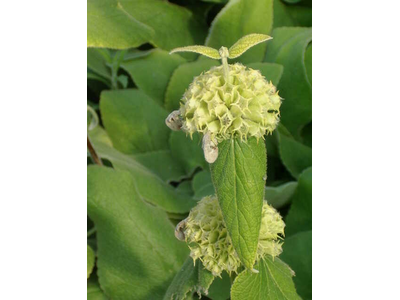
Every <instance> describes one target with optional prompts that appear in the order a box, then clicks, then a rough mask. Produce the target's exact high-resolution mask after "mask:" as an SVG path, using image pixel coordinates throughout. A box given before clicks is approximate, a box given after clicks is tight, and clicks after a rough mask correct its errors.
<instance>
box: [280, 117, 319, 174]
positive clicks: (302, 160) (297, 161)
mask: <svg viewBox="0 0 400 300" xmlns="http://www.w3.org/2000/svg"><path fill="white" fill-rule="evenodd" d="M277 132H278V141H279V153H280V155H281V159H282V163H283V165H284V166H285V167H286V169H287V170H288V171H289V172H290V174H292V176H293V177H295V178H298V177H299V175H300V173H301V172H302V171H303V170H305V169H306V168H308V167H309V166H311V164H312V150H311V148H310V147H308V146H306V145H303V144H302V143H299V142H298V141H296V140H295V139H294V138H293V137H292V136H291V135H290V133H289V132H288V131H287V130H286V128H285V127H283V125H282V124H280V125H279V126H278V131H277Z"/></svg>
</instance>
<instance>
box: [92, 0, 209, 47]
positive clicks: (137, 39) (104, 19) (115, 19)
mask: <svg viewBox="0 0 400 300" xmlns="http://www.w3.org/2000/svg"><path fill="white" fill-rule="evenodd" d="M87 18H88V46H89V47H90V46H92V47H106V48H112V49H126V48H131V47H137V46H139V45H141V44H144V43H146V42H150V43H151V44H153V45H154V46H157V47H159V48H162V49H165V50H171V49H172V48H175V47H179V46H184V45H193V44H199V43H202V42H203V41H204V38H205V34H206V26H205V23H200V22H199V21H198V20H197V19H195V18H193V14H192V12H190V11H189V10H188V9H186V8H184V7H181V6H178V5H175V4H172V3H169V2H168V1H160V0H147V1H142V0H119V1H116V0H101V1H98V0H89V1H88V16H87Z"/></svg>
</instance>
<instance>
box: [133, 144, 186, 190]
mask: <svg viewBox="0 0 400 300" xmlns="http://www.w3.org/2000/svg"><path fill="white" fill-rule="evenodd" d="M133 158H134V159H135V160H136V161H137V162H139V163H140V164H142V165H143V166H145V167H146V168H148V169H149V170H151V171H152V172H154V173H155V174H156V175H158V176H159V177H160V178H161V179H162V180H164V181H165V182H171V181H180V180H181V179H182V178H184V177H186V172H185V169H184V167H183V166H182V165H181V164H180V163H177V161H176V160H175V159H174V157H173V156H172V154H171V151H170V150H160V151H152V152H146V153H138V154H135V155H133Z"/></svg>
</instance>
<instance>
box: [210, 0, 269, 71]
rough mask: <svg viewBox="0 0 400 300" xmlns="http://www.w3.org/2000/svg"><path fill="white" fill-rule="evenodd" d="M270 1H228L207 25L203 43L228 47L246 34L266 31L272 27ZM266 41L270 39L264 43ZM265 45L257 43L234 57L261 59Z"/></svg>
mask: <svg viewBox="0 0 400 300" xmlns="http://www.w3.org/2000/svg"><path fill="white" fill-rule="evenodd" d="M272 2H273V0H231V1H229V3H228V4H227V5H226V6H225V7H224V8H223V9H222V10H221V11H220V12H219V13H218V15H217V16H216V17H215V19H214V21H213V22H212V24H211V28H210V32H209V35H208V37H207V40H206V45H207V46H210V47H213V48H216V49H219V48H220V47H221V46H225V47H230V46H232V45H233V44H234V43H236V41H237V40H239V39H240V38H241V37H243V36H244V35H247V34H250V33H262V34H269V33H270V32H271V30H272V17H273V16H272V13H273V9H272ZM268 43H270V42H268ZM266 47H267V44H266V43H261V44H259V45H257V46H255V47H254V48H252V49H250V50H249V51H247V52H246V53H244V54H243V55H242V56H240V57H239V58H238V61H240V62H242V63H249V62H258V61H262V59H263V57H264V53H265V49H266Z"/></svg>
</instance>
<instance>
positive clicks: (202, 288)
mask: <svg viewBox="0 0 400 300" xmlns="http://www.w3.org/2000/svg"><path fill="white" fill-rule="evenodd" d="M213 280H214V276H213V275H212V274H211V273H210V272H209V271H208V270H206V269H204V267H203V265H202V264H201V262H200V261H197V262H196V264H194V263H193V259H192V258H191V257H190V256H189V257H188V258H187V259H186V261H185V263H184V264H183V266H182V268H181V269H180V271H179V272H178V273H177V274H176V275H175V278H174V280H173V281H172V283H171V285H170V286H169V288H168V290H167V292H166V293H165V295H164V298H163V299H164V300H183V299H186V297H187V296H189V295H191V294H193V293H197V294H199V295H201V294H202V293H203V294H205V295H207V294H208V288H209V287H210V285H211V283H212V282H213Z"/></svg>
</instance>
